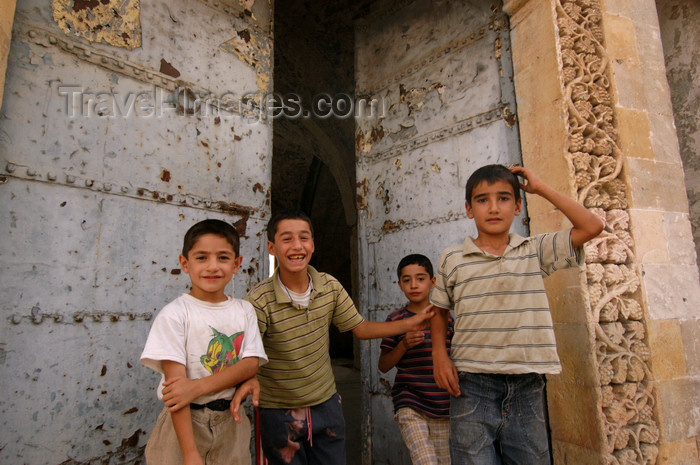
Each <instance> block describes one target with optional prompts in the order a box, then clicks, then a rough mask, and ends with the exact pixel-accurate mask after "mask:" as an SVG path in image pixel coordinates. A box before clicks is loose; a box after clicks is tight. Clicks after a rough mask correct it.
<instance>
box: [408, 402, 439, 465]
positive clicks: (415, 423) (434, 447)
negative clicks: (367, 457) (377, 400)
mask: <svg viewBox="0 0 700 465" xmlns="http://www.w3.org/2000/svg"><path fill="white" fill-rule="evenodd" d="M394 421H396V422H397V423H398V424H399V430H400V431H401V435H402V436H403V440H404V442H405V443H406V446H407V447H408V451H409V452H410V454H411V461H412V462H413V465H450V463H451V462H450V445H449V438H450V420H449V419H444V420H440V419H437V418H431V417H429V416H427V415H424V414H422V413H420V412H416V411H415V410H413V409H412V408H408V407H402V408H400V409H398V410H397V411H396V415H394Z"/></svg>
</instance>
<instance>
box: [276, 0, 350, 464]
mask: <svg viewBox="0 0 700 465" xmlns="http://www.w3.org/2000/svg"><path fill="white" fill-rule="evenodd" d="M361 5H362V2H353V1H349V0H343V1H332V2H327V1H320V0H306V1H297V2H275V5H274V10H275V12H274V44H275V46H274V68H273V76H274V79H273V82H274V88H273V92H274V98H275V101H276V103H278V104H282V105H284V106H285V107H286V108H285V109H284V111H281V112H280V114H279V115H278V116H277V117H276V118H275V119H274V122H273V158H272V181H271V199H270V200H271V210H272V212H273V213H275V212H276V211H279V210H282V209H285V208H297V209H300V210H302V211H304V212H305V213H307V214H308V215H309V217H310V218H311V221H312V223H313V226H314V242H315V252H314V255H313V257H312V259H311V266H313V267H314V268H316V269H317V270H319V271H323V272H326V273H329V274H331V275H332V276H334V277H335V278H336V279H338V281H339V282H340V283H341V284H342V285H343V287H344V288H345V289H346V290H347V292H348V293H349V294H350V296H351V297H352V298H353V300H354V301H355V302H356V303H357V302H358V292H359V289H358V288H357V286H356V285H355V283H357V282H358V276H357V273H358V263H357V209H356V205H355V121H354V119H353V117H352V115H351V114H346V113H347V112H341V111H337V110H342V108H344V107H343V106H342V105H343V104H344V103H351V102H352V98H353V96H354V93H355V82H354V79H355V77H354V74H355V68H354V46H355V44H354V24H353V22H354V17H355V16H356V11H358V10H357V9H358V8H361ZM343 100H344V102H343ZM334 104H336V106H334ZM330 355H331V358H332V360H333V370H334V373H335V375H336V386H337V388H338V392H339V393H340V395H341V397H342V398H343V411H344V416H345V422H346V453H347V456H348V463H356V462H357V458H358V457H359V456H360V448H361V435H360V430H361V428H360V423H361V417H360V412H361V408H360V398H361V383H360V360H359V349H357V347H356V343H355V341H354V340H353V335H352V333H351V332H346V333H340V332H339V331H338V330H337V329H336V328H335V327H333V326H331V332H330Z"/></svg>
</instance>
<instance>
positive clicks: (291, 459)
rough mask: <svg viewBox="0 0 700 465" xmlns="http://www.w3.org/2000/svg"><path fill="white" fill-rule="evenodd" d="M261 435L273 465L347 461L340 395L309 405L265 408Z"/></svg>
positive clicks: (336, 464)
mask: <svg viewBox="0 0 700 465" xmlns="http://www.w3.org/2000/svg"><path fill="white" fill-rule="evenodd" d="M309 417H310V420H311V421H309ZM309 427H310V428H311V434H309ZM260 436H261V442H262V448H263V452H264V453H265V457H266V458H267V461H268V463H269V464H270V465H307V464H308V465H345V418H343V406H342V405H341V402H340V395H338V394H337V393H336V394H334V395H333V397H331V398H330V399H328V400H327V401H325V402H323V403H321V404H318V405H314V406H313V407H309V408H297V409H272V408H261V409H260Z"/></svg>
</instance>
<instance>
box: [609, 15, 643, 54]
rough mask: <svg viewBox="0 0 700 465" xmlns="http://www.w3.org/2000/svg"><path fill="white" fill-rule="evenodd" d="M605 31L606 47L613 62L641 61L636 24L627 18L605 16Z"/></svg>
mask: <svg viewBox="0 0 700 465" xmlns="http://www.w3.org/2000/svg"><path fill="white" fill-rule="evenodd" d="M603 31H604V34H605V46H606V50H607V52H608V54H609V55H610V59H611V60H617V61H629V62H638V61H639V50H638V49H637V33H636V30H635V27H634V22H633V21H632V20H631V19H630V18H627V17H624V16H619V15H613V14H609V13H608V14H604V15H603Z"/></svg>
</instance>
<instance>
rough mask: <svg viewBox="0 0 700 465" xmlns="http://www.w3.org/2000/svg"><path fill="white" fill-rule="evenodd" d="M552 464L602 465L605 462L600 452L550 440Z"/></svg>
mask: <svg viewBox="0 0 700 465" xmlns="http://www.w3.org/2000/svg"><path fill="white" fill-rule="evenodd" d="M552 454H553V456H554V463H557V464H559V463H561V464H575V465H603V464H605V463H607V462H606V460H605V458H604V457H603V454H602V453H601V452H600V451H597V450H592V449H588V448H585V447H581V446H579V445H577V444H571V443H568V442H564V441H558V440H555V439H552Z"/></svg>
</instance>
